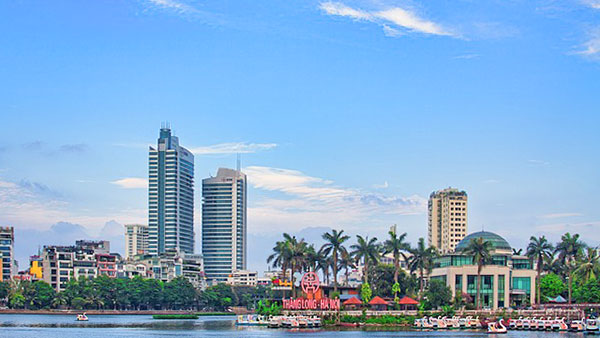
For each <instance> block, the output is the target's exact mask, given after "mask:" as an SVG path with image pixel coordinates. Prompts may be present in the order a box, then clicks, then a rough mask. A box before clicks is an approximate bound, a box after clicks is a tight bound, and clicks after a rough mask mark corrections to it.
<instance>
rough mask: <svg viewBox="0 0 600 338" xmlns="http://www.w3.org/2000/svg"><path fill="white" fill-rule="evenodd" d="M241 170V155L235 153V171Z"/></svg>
mask: <svg viewBox="0 0 600 338" xmlns="http://www.w3.org/2000/svg"><path fill="white" fill-rule="evenodd" d="M240 170H242V155H241V154H240V153H237V171H240Z"/></svg>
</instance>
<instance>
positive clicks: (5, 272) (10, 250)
mask: <svg viewBox="0 0 600 338" xmlns="http://www.w3.org/2000/svg"><path fill="white" fill-rule="evenodd" d="M14 246H15V228H13V227H0V259H1V261H0V268H1V271H0V281H9V280H10V279H11V278H12V276H13V275H14V274H15V273H16V271H15V270H16V265H15V255H14Z"/></svg>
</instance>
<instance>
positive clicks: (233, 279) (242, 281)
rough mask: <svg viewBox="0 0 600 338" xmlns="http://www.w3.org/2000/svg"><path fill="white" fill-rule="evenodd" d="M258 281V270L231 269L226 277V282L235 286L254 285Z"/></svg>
mask: <svg viewBox="0 0 600 338" xmlns="http://www.w3.org/2000/svg"><path fill="white" fill-rule="evenodd" d="M257 282H258V272H256V271H247V270H236V271H233V272H232V273H231V274H230V275H229V277H227V284H229V285H236V286H256V285H257Z"/></svg>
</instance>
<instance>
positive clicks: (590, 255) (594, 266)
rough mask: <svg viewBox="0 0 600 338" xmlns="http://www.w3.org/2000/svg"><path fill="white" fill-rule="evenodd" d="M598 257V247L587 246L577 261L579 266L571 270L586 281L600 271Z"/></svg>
mask: <svg viewBox="0 0 600 338" xmlns="http://www.w3.org/2000/svg"><path fill="white" fill-rule="evenodd" d="M599 262H600V257H598V249H596V248H587V251H586V252H585V254H584V256H583V257H582V258H581V260H580V261H579V262H578V265H579V267H578V268H577V269H575V271H573V273H574V274H575V275H577V276H578V277H579V278H581V279H582V281H583V283H586V282H587V281H588V280H590V279H595V278H596V276H597V275H598V273H599V271H600V265H599Z"/></svg>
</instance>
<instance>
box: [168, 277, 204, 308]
mask: <svg viewBox="0 0 600 338" xmlns="http://www.w3.org/2000/svg"><path fill="white" fill-rule="evenodd" d="M164 300H165V303H166V304H167V306H168V307H169V309H189V308H191V307H192V306H193V305H194V304H195V303H196V289H194V286H193V285H192V283H190V282H189V281H188V280H187V278H185V277H183V276H180V277H177V278H174V279H173V280H171V281H170V282H168V283H166V284H165V288H164Z"/></svg>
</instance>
